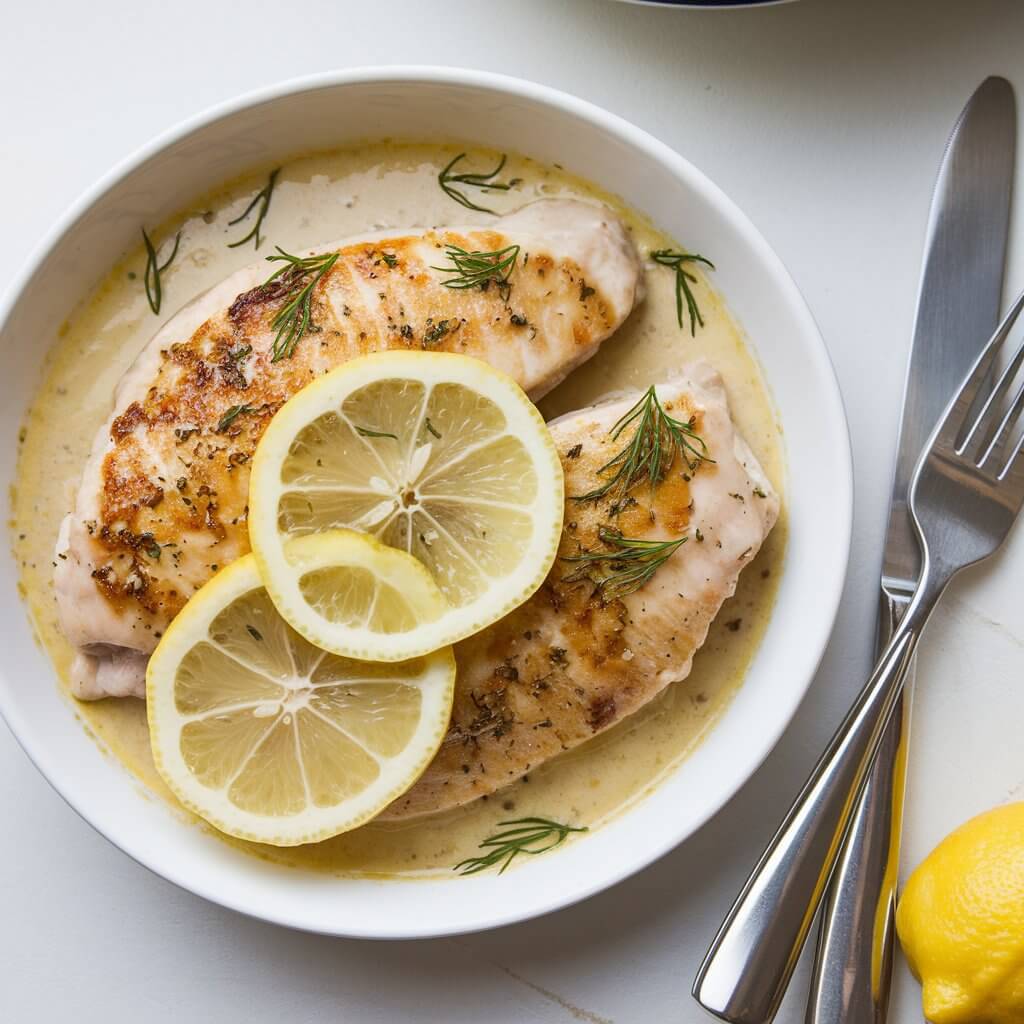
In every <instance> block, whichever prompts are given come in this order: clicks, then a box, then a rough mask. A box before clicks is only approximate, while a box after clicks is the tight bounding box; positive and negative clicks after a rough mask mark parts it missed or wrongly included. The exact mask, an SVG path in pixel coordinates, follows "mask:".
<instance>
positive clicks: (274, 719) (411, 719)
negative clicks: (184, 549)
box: [146, 535, 455, 846]
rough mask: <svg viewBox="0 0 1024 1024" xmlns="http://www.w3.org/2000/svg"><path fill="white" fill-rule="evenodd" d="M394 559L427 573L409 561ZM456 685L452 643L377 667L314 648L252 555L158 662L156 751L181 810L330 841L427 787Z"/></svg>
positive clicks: (329, 544) (331, 555) (177, 632)
mask: <svg viewBox="0 0 1024 1024" xmlns="http://www.w3.org/2000/svg"><path fill="white" fill-rule="evenodd" d="M355 540H356V542H357V543H362V544H368V540H367V538H363V537H358V536H357V537H356V538H355ZM294 543H295V544H296V546H297V548H298V549H299V550H298V551H297V552H293V553H292V555H293V557H295V558H301V560H302V561H303V563H304V564H306V565H307V566H309V567H311V568H312V571H316V566H317V565H320V566H321V567H325V566H326V567H333V566H335V565H337V564H338V563H339V560H343V559H344V558H345V557H350V556H349V555H348V554H346V551H347V550H348V549H350V548H351V537H341V538H338V537H335V536H332V535H325V536H323V537H313V538H309V539H305V540H299V541H296V542H294ZM377 547H379V546H377ZM382 550H383V549H382ZM385 553H386V555H387V556H388V557H389V558H391V559H397V560H401V561H402V562H405V563H407V564H406V566H405V568H406V570H407V576H408V577H409V578H412V579H415V577H416V576H417V574H419V575H421V576H422V577H424V579H426V575H427V574H426V573H425V572H423V570H422V567H420V566H418V565H416V563H415V561H414V560H413V559H411V558H409V557H408V556H407V555H403V554H402V553H401V552H396V551H385ZM332 571H333V569H332ZM354 575H355V576H358V573H356V574H354ZM426 583H427V589H428V592H430V593H432V594H433V598H434V599H435V600H436V599H437V598H438V596H439V595H437V594H436V592H435V591H434V590H433V588H432V586H431V585H430V584H429V580H428V579H427V580H426ZM454 684H455V659H454V657H453V655H452V652H451V649H450V648H444V649H442V650H440V651H437V652H435V653H433V654H431V655H428V656H426V657H421V658H417V659H414V660H410V661H406V662H401V663H392V664H372V663H368V662H360V661H354V660H352V659H349V658H343V657H339V656H338V655H335V654H330V653H328V652H326V651H322V650H318V649H317V648H315V647H313V646H312V645H311V644H310V643H308V642H307V641H306V640H305V639H303V638H302V637H301V636H299V635H298V633H296V632H295V631H294V630H293V629H291V627H289V626H288V624H287V623H286V622H285V621H284V620H283V619H282V618H281V616H280V615H279V614H278V613H277V610H276V609H275V608H274V605H273V603H272V602H271V600H270V599H269V597H268V596H267V592H266V590H265V589H264V587H263V584H262V583H261V582H260V577H259V571H258V569H257V566H256V560H255V559H254V558H253V557H252V555H247V556H246V557H245V558H241V559H239V560H238V561H237V562H234V563H232V564H231V565H229V566H228V567H227V568H226V569H224V570H222V571H221V572H219V573H218V574H217V575H216V576H214V577H213V579H212V580H210V581H209V583H207V584H206V585H205V586H204V587H203V588H202V589H201V590H200V591H198V592H197V593H196V594H195V595H194V596H193V597H192V599H191V600H190V601H189V602H188V604H187V605H186V606H185V608H184V609H183V610H182V611H181V612H180V614H179V615H178V616H177V617H176V618H175V620H174V622H173V623H172V624H171V626H170V628H169V629H168V630H167V633H166V634H165V635H164V637H163V639H162V640H161V641H160V645H159V646H158V647H157V649H156V652H155V653H154V654H153V656H152V658H151V659H150V662H149V669H148V672H147V678H146V697H147V713H148V716H149V731H150V739H151V743H152V749H153V757H154V760H155V762H156V767H157V769H158V770H159V772H160V774H161V775H162V776H163V778H164V780H165V781H166V782H167V784H168V786H170V788H171V790H172V791H173V792H174V793H175V795H176V796H177V797H178V799H179V800H180V801H181V803H182V804H184V805H185V807H187V808H188V809H189V810H191V811H194V812H195V813H196V814H198V815H200V816H201V817H203V818H205V819H206V820H207V821H208V822H210V824H212V825H215V826H216V827H217V828H218V829H220V830H221V831H222V832H227V833H228V834H230V835H233V836H237V837H239V838H241V839H249V840H253V841H255V842H260V843H271V844H273V845H275V846H294V845H297V844H299V843H312V842H318V841H319V840H321V839H327V838H328V837H330V836H333V835H337V834H338V833H339V832H345V831H347V830H349V829H352V828H355V827H356V826H357V825H361V824H362V823H363V822H365V821H367V820H368V819H369V818H371V817H373V816H374V815H375V814H377V813H378V812H379V811H381V810H382V809H383V808H384V807H386V806H387V805H388V804H389V803H390V802H391V801H392V800H394V799H395V798H396V797H398V796H399V795H401V793H403V792H404V791H405V790H406V789H408V788H409V786H411V785H412V784H413V783H414V782H415V781H416V779H417V778H418V777H419V775H420V773H421V772H422V771H423V769H424V768H426V766H427V764H428V763H429V761H430V759H431V758H432V757H433V756H434V753H435V752H436V751H437V748H438V746H439V745H440V743H441V740H442V738H443V736H444V732H445V729H446V728H447V725H448V718H449V714H450V712H451V703H452V694H453V692H454Z"/></svg>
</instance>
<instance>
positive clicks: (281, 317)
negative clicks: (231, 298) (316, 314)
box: [264, 246, 340, 363]
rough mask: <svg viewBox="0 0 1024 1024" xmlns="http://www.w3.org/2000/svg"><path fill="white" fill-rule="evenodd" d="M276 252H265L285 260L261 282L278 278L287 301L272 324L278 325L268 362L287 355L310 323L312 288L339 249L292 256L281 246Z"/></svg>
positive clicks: (270, 258) (278, 260)
mask: <svg viewBox="0 0 1024 1024" xmlns="http://www.w3.org/2000/svg"><path fill="white" fill-rule="evenodd" d="M277 253H278V255H276V256H268V257H267V262H269V263H284V266H283V267H278V269H277V270H275V271H274V273H273V274H271V275H270V277H268V278H267V280H266V281H265V282H264V287H266V286H267V285H268V284H271V283H272V282H274V281H279V282H280V284H281V286H282V288H283V290H284V296H285V298H286V300H287V301H286V302H285V304H284V306H282V307H281V309H280V311H279V312H278V314H277V316H275V317H274V320H273V322H272V324H271V326H272V327H274V328H276V329H277V336H276V337H275V338H274V347H273V355H272V357H271V360H270V361H271V362H272V363H276V362H279V361H280V360H282V359H287V358H289V357H290V356H291V355H292V354H293V353H294V352H295V346H296V345H298V343H299V341H300V340H301V339H302V336H303V335H304V334H305V333H306V332H307V331H308V330H311V329H312V327H313V289H314V288H315V287H316V285H317V282H318V281H319V280H320V278H322V277H323V276H324V274H326V273H327V271H328V270H330V269H331V267H333V266H334V264H335V263H336V262H337V260H338V256H339V255H340V254H339V253H336V252H327V253H321V254H320V255H318V256H302V257H300V256H293V255H292V254H291V253H287V252H285V251H284V249H282V248H281V247H280V246H278V247H277Z"/></svg>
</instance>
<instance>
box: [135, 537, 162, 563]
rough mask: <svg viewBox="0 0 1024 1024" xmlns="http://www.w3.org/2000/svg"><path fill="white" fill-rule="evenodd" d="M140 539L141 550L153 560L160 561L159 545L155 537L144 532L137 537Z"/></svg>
mask: <svg viewBox="0 0 1024 1024" xmlns="http://www.w3.org/2000/svg"><path fill="white" fill-rule="evenodd" d="M139 540H140V541H142V550H143V551H145V552H146V554H147V555H149V557H150V558H152V559H153V561H154V562H159V561H160V551H161V548H160V545H159V544H158V543H157V542H156V538H155V537H154V536H153V534H151V533H144V534H142V536H141V537H140V538H139Z"/></svg>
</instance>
